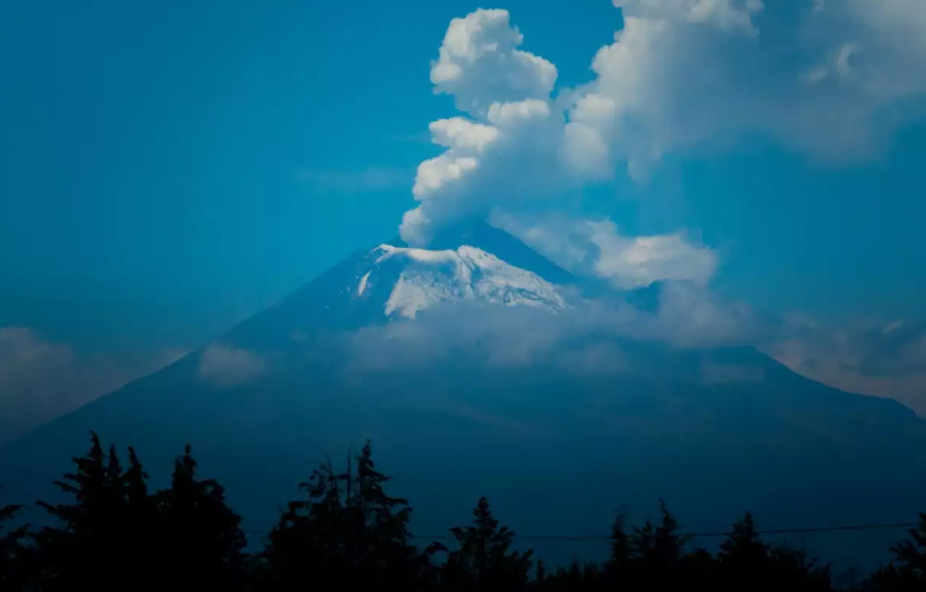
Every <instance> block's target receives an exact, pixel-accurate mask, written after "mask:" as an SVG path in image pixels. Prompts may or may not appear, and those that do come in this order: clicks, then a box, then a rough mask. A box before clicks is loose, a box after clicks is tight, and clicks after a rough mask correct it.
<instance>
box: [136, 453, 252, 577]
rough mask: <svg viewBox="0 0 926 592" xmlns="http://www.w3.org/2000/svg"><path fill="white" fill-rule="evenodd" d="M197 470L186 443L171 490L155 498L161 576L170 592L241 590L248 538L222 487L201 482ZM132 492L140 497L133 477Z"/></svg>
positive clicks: (177, 464)
mask: <svg viewBox="0 0 926 592" xmlns="http://www.w3.org/2000/svg"><path fill="white" fill-rule="evenodd" d="M197 467H198V463H197V462H196V460H195V459H194V458H193V456H192V452H191V449H190V446H189V445H187V446H186V448H185V450H184V453H183V455H182V456H180V457H178V458H177V459H176V461H175V463H174V472H173V476H172V479H171V485H170V487H169V488H168V489H165V490H163V491H159V492H157V494H156V496H155V499H156V503H157V524H158V527H157V543H158V545H160V546H161V549H162V550H163V555H164V557H163V559H164V561H163V565H164V566H165V567H166V571H165V574H164V576H162V577H163V578H167V579H171V580H173V581H171V582H168V584H169V585H170V586H171V587H172V588H175V587H180V588H183V589H198V590H202V589H210V590H212V589H214V590H230V591H234V590H243V589H244V587H245V577H244V567H245V564H246V557H245V555H244V552H243V550H244V548H245V546H246V544H247V540H246V538H245V536H244V533H243V532H242V531H241V527H240V524H241V518H240V517H239V516H238V515H237V514H236V513H235V512H234V511H232V509H231V508H230V507H229V506H228V505H227V503H226V501H225V489H224V488H223V487H222V486H221V485H220V484H219V483H218V482H217V481H215V480H214V479H205V480H200V479H199V478H198V476H197V474H196V470H197ZM138 471H140V467H137V468H135V472H136V474H137V472H138ZM134 489H135V492H134V495H136V496H139V495H141V485H140V484H139V483H138V481H137V479H136V481H135V484H134Z"/></svg>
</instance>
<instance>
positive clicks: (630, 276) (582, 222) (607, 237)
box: [492, 213, 717, 290]
mask: <svg viewBox="0 0 926 592" xmlns="http://www.w3.org/2000/svg"><path fill="white" fill-rule="evenodd" d="M492 222H493V223H494V224H496V225H498V226H499V227H501V228H503V229H504V230H507V231H508V232H511V233H512V234H514V235H516V236H518V237H520V238H521V239H522V240H523V241H524V242H525V243H527V244H528V245H529V246H531V247H533V248H534V249H536V250H537V251H538V252H540V253H543V254H544V255H546V256H547V257H548V258H549V259H551V260H552V261H553V262H554V263H556V264H557V265H559V266H560V267H563V268H564V269H566V270H567V271H569V272H571V273H573V274H575V275H580V276H593V277H598V278H601V279H603V280H606V281H607V282H608V283H609V284H610V285H611V286H612V287H614V288H617V289H621V290H625V289H632V288H640V287H645V286H648V285H650V284H652V283H653V282H659V281H688V282H692V283H695V284H698V285H704V284H706V283H707V282H708V281H709V280H710V279H711V278H712V277H713V275H714V272H715V271H716V268H717V255H716V253H714V252H713V251H712V250H710V249H708V248H707V247H703V246H700V245H697V244H695V243H692V242H689V241H687V240H686V239H685V238H684V237H682V236H681V235H680V234H665V235H653V236H637V237H626V236H622V235H621V234H620V233H619V230H618V228H617V226H616V225H615V224H614V222H612V221H611V220H610V219H607V218H605V219H602V220H588V219H573V218H569V217H566V216H554V215H546V216H523V215H522V216H512V215H505V214H502V213H496V214H495V215H494V216H493V217H492Z"/></svg>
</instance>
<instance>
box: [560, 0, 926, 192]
mask: <svg viewBox="0 0 926 592" xmlns="http://www.w3.org/2000/svg"><path fill="white" fill-rule="evenodd" d="M614 4H615V5H616V6H618V7H619V8H621V9H622V12H623V15H624V28H623V30H621V31H619V32H618V33H617V34H616V35H615V41H614V43H612V44H611V45H608V46H605V47H603V48H602V49H601V50H600V51H599V52H598V54H597V55H596V56H595V59H594V61H593V64H592V68H593V70H594V72H595V74H596V79H595V80H594V81H592V82H591V83H589V84H588V85H586V86H585V87H583V88H581V89H579V91H578V92H577V93H576V95H577V96H578V97H580V98H581V97H583V96H586V95H588V94H592V95H595V96H598V97H605V98H608V99H610V100H611V102H612V103H611V104H612V105H613V110H614V113H613V114H611V115H610V116H609V121H610V123H609V124H608V125H604V126H599V125H595V124H594V123H592V121H594V120H595V119H596V117H589V115H588V113H587V109H586V108H585V107H584V106H583V105H582V103H581V100H578V101H576V104H575V105H574V106H573V108H572V109H571V111H570V125H572V123H573V122H574V123H575V124H576V125H579V126H583V125H585V126H591V127H592V128H594V129H598V130H599V133H600V134H601V136H602V138H603V140H604V142H605V143H606V144H607V145H608V146H609V149H610V151H611V156H612V158H613V159H614V160H615V161H617V162H626V163H627V166H628V169H629V171H630V172H631V174H632V175H634V176H642V175H645V174H646V173H647V172H648V171H649V170H650V169H652V167H654V166H656V165H657V164H658V161H659V159H660V158H661V157H662V155H664V154H667V153H680V152H681V153H684V152H686V151H690V150H692V149H694V148H696V147H697V146H698V145H700V144H704V143H708V142H716V141H718V140H720V141H727V140H731V139H734V138H735V137H737V136H741V135H745V134H762V135H765V136H768V137H771V138H773V139H776V140H779V141H781V142H784V143H785V144H786V145H788V146H789V147H791V148H793V149H797V150H800V151H803V152H805V153H807V154H809V155H811V156H812V157H815V158H819V159H826V160H837V161H840V160H845V159H854V158H864V157H867V156H868V155H870V154H871V153H872V151H873V150H875V149H877V148H878V146H879V144H880V142H881V141H882V140H884V139H885V137H886V135H887V133H888V132H889V131H890V125H886V124H890V123H891V122H885V121H884V120H883V118H882V117H880V116H879V115H880V110H881V109H882V108H884V107H890V106H891V105H892V103H894V102H895V101H898V100H904V99H909V98H912V97H917V96H921V95H923V94H924V92H926V41H924V39H926V4H924V3H922V2H919V1H918V0H878V1H872V0H834V1H833V2H830V3H826V4H824V2H821V1H817V2H815V3H811V2H807V3H806V4H805V5H804V6H801V3H800V2H798V1H795V2H787V3H784V2H776V3H769V4H768V6H766V5H765V4H763V3H762V2H759V1H757V0H746V1H743V0H665V1H662V2H656V1H652V0H614ZM765 24H768V27H767V28H763V26H764V25H765Z"/></svg>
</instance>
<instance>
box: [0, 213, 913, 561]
mask: <svg viewBox="0 0 926 592" xmlns="http://www.w3.org/2000/svg"><path fill="white" fill-rule="evenodd" d="M581 283H582V282H579V281H576V280H575V278H573V277H572V276H571V275H570V274H569V273H567V272H565V271H564V270H562V269H561V268H559V267H557V266H556V265H555V264H553V263H551V262H549V261H548V260H546V259H545V258H543V257H541V256H540V255H538V254H537V253H536V252H534V251H532V250H531V249H530V248H528V247H526V246H525V245H524V244H523V243H521V242H520V241H518V240H517V239H514V238H513V237H511V236H510V235H508V234H507V233H505V232H503V231H501V230H498V229H496V228H493V227H490V226H488V225H486V224H483V223H466V224H463V225H461V226H456V227H454V228H452V229H449V230H447V231H446V232H444V233H442V234H441V235H439V236H438V237H437V238H436V239H435V241H434V243H433V245H432V248H428V249H411V248H409V247H407V246H406V245H404V244H403V243H402V242H401V241H399V240H393V241H389V242H387V243H384V244H381V245H378V246H374V247H373V248H371V249H366V250H363V251H361V252H358V253H356V254H355V255H353V256H351V257H349V258H348V259H346V260H344V261H343V262H341V263H340V264H338V265H336V266H335V267H333V268H331V269H330V270H328V271H327V272H325V273H323V274H321V275H320V276H318V277H317V278H316V279H314V280H313V281H311V282H310V283H308V284H307V285H306V286H305V287H303V288H302V289H300V290H299V291H297V292H296V293H294V294H293V295H292V296H290V297H289V298H287V299H285V300H284V301H282V302H281V303H279V304H278V305H276V306H274V307H272V308H270V309H268V310H266V311H264V312H262V313H260V314H258V315H256V316H254V317H253V318H251V319H249V320H247V321H246V322H244V323H242V324H241V325H239V326H237V327H235V328H233V329H232V330H231V331H229V332H228V333H226V334H225V335H224V336H222V337H220V338H219V339H217V340H216V341H215V342H213V343H211V344H209V345H208V346H207V347H205V348H203V349H202V350H200V351H197V352H194V353H192V354H190V355H188V356H186V357H184V358H182V359H181V360H179V361H177V362H175V363H174V364H172V365H170V366H168V367H167V368H165V369H163V370H161V371H159V372H156V373H154V374H153V375H151V376H148V377H146V378H143V379H140V380H137V381H134V382H132V383H130V384H129V385H127V386H126V387H124V388H122V389H120V390H118V391H116V392H114V393H112V394H110V395H107V396H105V397H103V398H101V399H99V400H97V401H94V402H92V403H90V404H88V405H86V406H84V407H83V408H81V409H80V410H78V411H76V412H74V413H71V414H68V415H66V416H64V417H61V418H59V419H57V420H55V421H53V422H51V423H49V424H47V425H45V426H43V427H41V428H39V429H37V430H35V431H33V432H32V433H30V434H29V435H27V436H26V437H24V438H21V439H19V440H17V441H16V442H13V443H11V444H9V445H7V446H5V447H3V448H2V449H0V478H2V480H3V481H4V483H5V484H6V483H8V484H9V485H8V487H9V490H8V491H6V493H7V494H8V495H10V496H12V497H13V498H15V499H31V498H32V497H34V496H36V495H39V496H48V495H51V492H50V490H49V484H50V483H51V481H52V480H53V479H54V478H55V477H56V476H58V475H59V474H60V473H61V472H62V471H63V470H65V469H66V468H67V461H68V458H69V456H71V455H73V454H77V453H79V452H81V451H82V450H83V448H84V447H85V445H86V441H87V435H88V430H91V429H93V430H96V431H97V432H98V433H99V434H100V436H101V437H102V438H103V439H104V441H106V442H109V441H114V442H116V443H118V444H119V445H121V446H127V445H132V446H135V447H136V448H137V449H138V450H139V451H140V453H141V454H142V456H143V460H144V461H146V463H147V464H148V465H149V466H150V467H151V471H152V474H154V475H166V474H169V471H168V470H166V469H167V467H169V463H170V462H171V461H172V459H173V457H174V455H175V454H177V453H178V452H179V451H180V450H181V447H182V445H183V444H184V443H186V442H190V443H192V444H193V445H194V450H195V451H196V454H197V457H198V458H199V459H200V461H201V463H202V466H203V468H204V470H206V471H207V472H208V473H210V474H213V475H214V476H216V477H218V478H219V479H220V481H221V482H222V483H223V484H225V485H226V486H227V487H228V493H229V496H230V499H231V501H232V503H233V504H235V506H236V508H237V509H238V510H239V511H240V512H242V513H243V514H244V516H245V518H246V520H247V524H248V526H249V527H250V528H252V529H256V530H257V531H263V530H266V529H268V528H269V527H270V526H271V525H272V523H273V521H274V519H275V518H276V514H275V510H276V509H277V508H278V507H280V506H281V505H282V504H283V503H284V502H286V501H287V500H288V499H290V498H291V497H292V496H293V495H294V494H295V486H296V483H297V482H298V481H300V480H301V479H303V478H305V477H306V476H307V475H308V473H309V472H310V471H311V469H312V468H313V467H314V466H315V465H316V464H317V462H319V461H320V460H321V459H322V458H323V456H322V454H323V451H327V452H329V453H331V454H332V455H333V457H334V458H342V457H343V454H344V453H346V452H347V450H348V448H349V447H350V446H351V445H353V446H354V447H355V448H356V447H357V446H359V445H360V443H361V442H362V441H363V439H364V438H372V440H373V442H374V446H375V448H376V451H377V454H378V455H379V458H380V462H381V464H382V466H383V467H384V468H385V469H386V470H387V471H388V472H389V473H390V474H392V475H394V476H395V478H396V479H395V484H394V486H395V488H396V490H398V491H401V492H402V493H403V494H404V495H406V496H407V497H409V499H410V500H412V502H413V503H414V506H415V508H416V517H415V522H414V526H415V530H416V531H417V532H420V533H424V532H428V533H433V532H440V531H442V530H444V529H445V528H447V527H449V526H450V525H452V524H454V523H455V521H458V520H460V519H462V518H464V517H465V514H464V513H465V511H466V508H468V507H469V506H470V505H471V502H472V500H473V499H476V498H478V496H479V495H483V494H485V495H488V496H489V497H490V499H492V500H493V505H495V506H497V508H498V511H499V512H500V514H502V515H504V516H505V518H506V520H507V521H508V522H509V523H510V524H511V525H512V526H513V527H514V528H515V529H516V530H517V531H518V532H521V533H524V534H530V533H543V534H548V533H551V532H553V533H569V534H575V533H590V534H600V533H602V528H603V526H602V525H606V524H607V523H608V521H609V519H610V518H611V517H612V516H613V511H614V510H616V509H617V508H619V507H620V506H622V505H623V504H629V508H630V510H631V512H632V513H635V514H636V515H645V514H646V513H649V512H650V511H652V509H653V508H654V504H655V502H656V500H657V498H659V497H664V498H665V499H666V500H667V501H668V502H669V504H670V507H672V508H673V509H674V510H675V511H676V512H677V513H678V515H679V517H680V518H681V520H682V521H683V523H684V524H685V525H686V526H687V527H688V528H690V529H692V530H699V531H705V530H707V531H718V530H723V529H724V528H725V527H726V525H727V524H729V523H730V522H732V521H733V520H734V519H736V518H737V516H738V515H739V514H741V513H742V511H745V510H747V509H749V510H751V511H753V512H755V513H756V515H757V518H758V520H759V521H760V522H761V523H762V524H765V525H767V526H768V527H769V528H774V527H787V526H794V525H795V524H798V525H808V524H820V525H828V524H846V523H859V522H865V523H868V522H896V521H903V520H906V519H908V518H909V517H911V516H914V515H915V512H916V511H917V510H919V509H921V503H922V499H923V498H924V496H926V478H924V477H923V475H926V472H924V471H923V470H922V469H923V468H926V467H924V466H923V462H922V460H921V455H917V454H916V453H915V452H916V451H917V450H922V449H923V446H924V445H926V422H923V421H922V420H920V419H918V418H917V417H916V416H915V414H914V413H913V412H912V411H910V410H909V409H907V408H905V407H903V406H902V405H900V404H898V403H896V402H894V401H890V400H883V399H877V398H873V397H867V396H861V395H855V394H850V393H845V392H841V391H838V390H834V389H832V388H829V387H826V386H823V385H821V384H819V383H816V382H813V381H811V380H809V379H806V378H804V377H801V376H799V375H797V374H795V373H793V372H791V371H790V370H788V369H787V368H786V367H784V366H782V365H781V364H779V363H777V362H775V361H773V360H772V359H771V358H769V357H767V356H765V355H763V354H761V353H759V352H758V351H756V350H755V349H753V348H750V347H745V346H735V345H722V344H721V345H717V346H714V347H705V346H703V345H700V344H696V343H692V342H691V341H690V340H688V341H686V340H685V339H684V337H685V331H684V327H679V326H676V325H677V324H678V320H677V318H676V317H673V316H668V317H665V316H663V315H666V314H669V313H671V311H669V310H667V308H668V307H672V306H677V300H675V301H674V300H673V294H674V293H676V292H677V293H684V291H685V290H692V289H694V288H692V287H690V286H686V285H685V284H684V283H683V284H678V285H675V284H673V283H665V284H662V285H657V286H654V287H650V288H647V289H646V290H636V291H630V292H624V293H616V294H615V296H614V297H613V298H611V299H610V300H607V299H602V298H597V297H596V298H594V299H593V298H591V297H589V296H588V295H587V293H586V294H583V290H584V287H583V286H582V285H581ZM592 291H594V290H592ZM673 291H675V292H673ZM679 291H680V292H679ZM665 319H669V320H670V321H671V323H670V324H671V325H673V326H672V328H673V329H674V330H676V332H677V335H678V336H679V337H680V338H681V339H680V340H679V341H677V342H676V343H674V344H673V343H671V342H669V341H667V340H666V339H665V337H666V335H667V333H665V331H666V328H667V325H666V320H665ZM254 475H259V479H258V480H256V481H255V480H254V478H253V477H254ZM890 536H891V533H887V534H886V535H885V536H880V535H879V534H874V535H871V534H870V533H866V537H865V539H862V538H858V539H852V538H851V537H845V536H843V537H841V538H840V539H838V540H837V539H835V538H832V537H831V538H829V539H825V538H822V539H817V540H814V541H810V542H811V544H812V545H816V547H812V548H819V549H820V551H822V552H826V553H827V555H828V557H833V558H834V559H836V560H843V561H861V562H871V561H873V560H874V559H877V558H878V557H880V556H876V555H871V553H873V552H875V551H876V550H877V551H878V552H881V550H883V549H884V548H886V545H885V541H889V540H890ZM589 546H590V547H592V550H591V552H592V553H598V552H599V551H601V550H600V549H597V548H596V547H594V545H593V544H589ZM539 550H540V551H541V552H542V553H545V554H546V555H547V556H548V557H550V558H553V559H554V560H566V559H568V558H569V557H571V556H572V554H574V553H580V554H581V553H585V549H576V548H575V547H574V546H573V547H571V548H569V549H558V548H555V547H554V548H548V549H544V548H543V546H541V547H540V549H539Z"/></svg>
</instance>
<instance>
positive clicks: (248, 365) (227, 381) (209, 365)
mask: <svg viewBox="0 0 926 592" xmlns="http://www.w3.org/2000/svg"><path fill="white" fill-rule="evenodd" d="M266 371H267V364H266V362H265V361H264V359H263V358H262V357H261V356H260V355H259V354H256V353H254V352H251V351H248V350H246V349H236V348H234V347H231V346H228V345H224V344H221V343H213V344H210V345H209V346H208V347H207V348H206V349H205V350H203V352H202V353H201V354H200V357H199V367H198V369H197V377H198V378H199V380H200V381H202V382H203V383H205V384H208V385H210V386H214V387H218V388H225V387H230V386H236V385H240V384H244V383H246V382H250V381H251V380H254V379H256V378H258V377H260V376H261V375H263V374H264V373H265V372H266Z"/></svg>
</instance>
